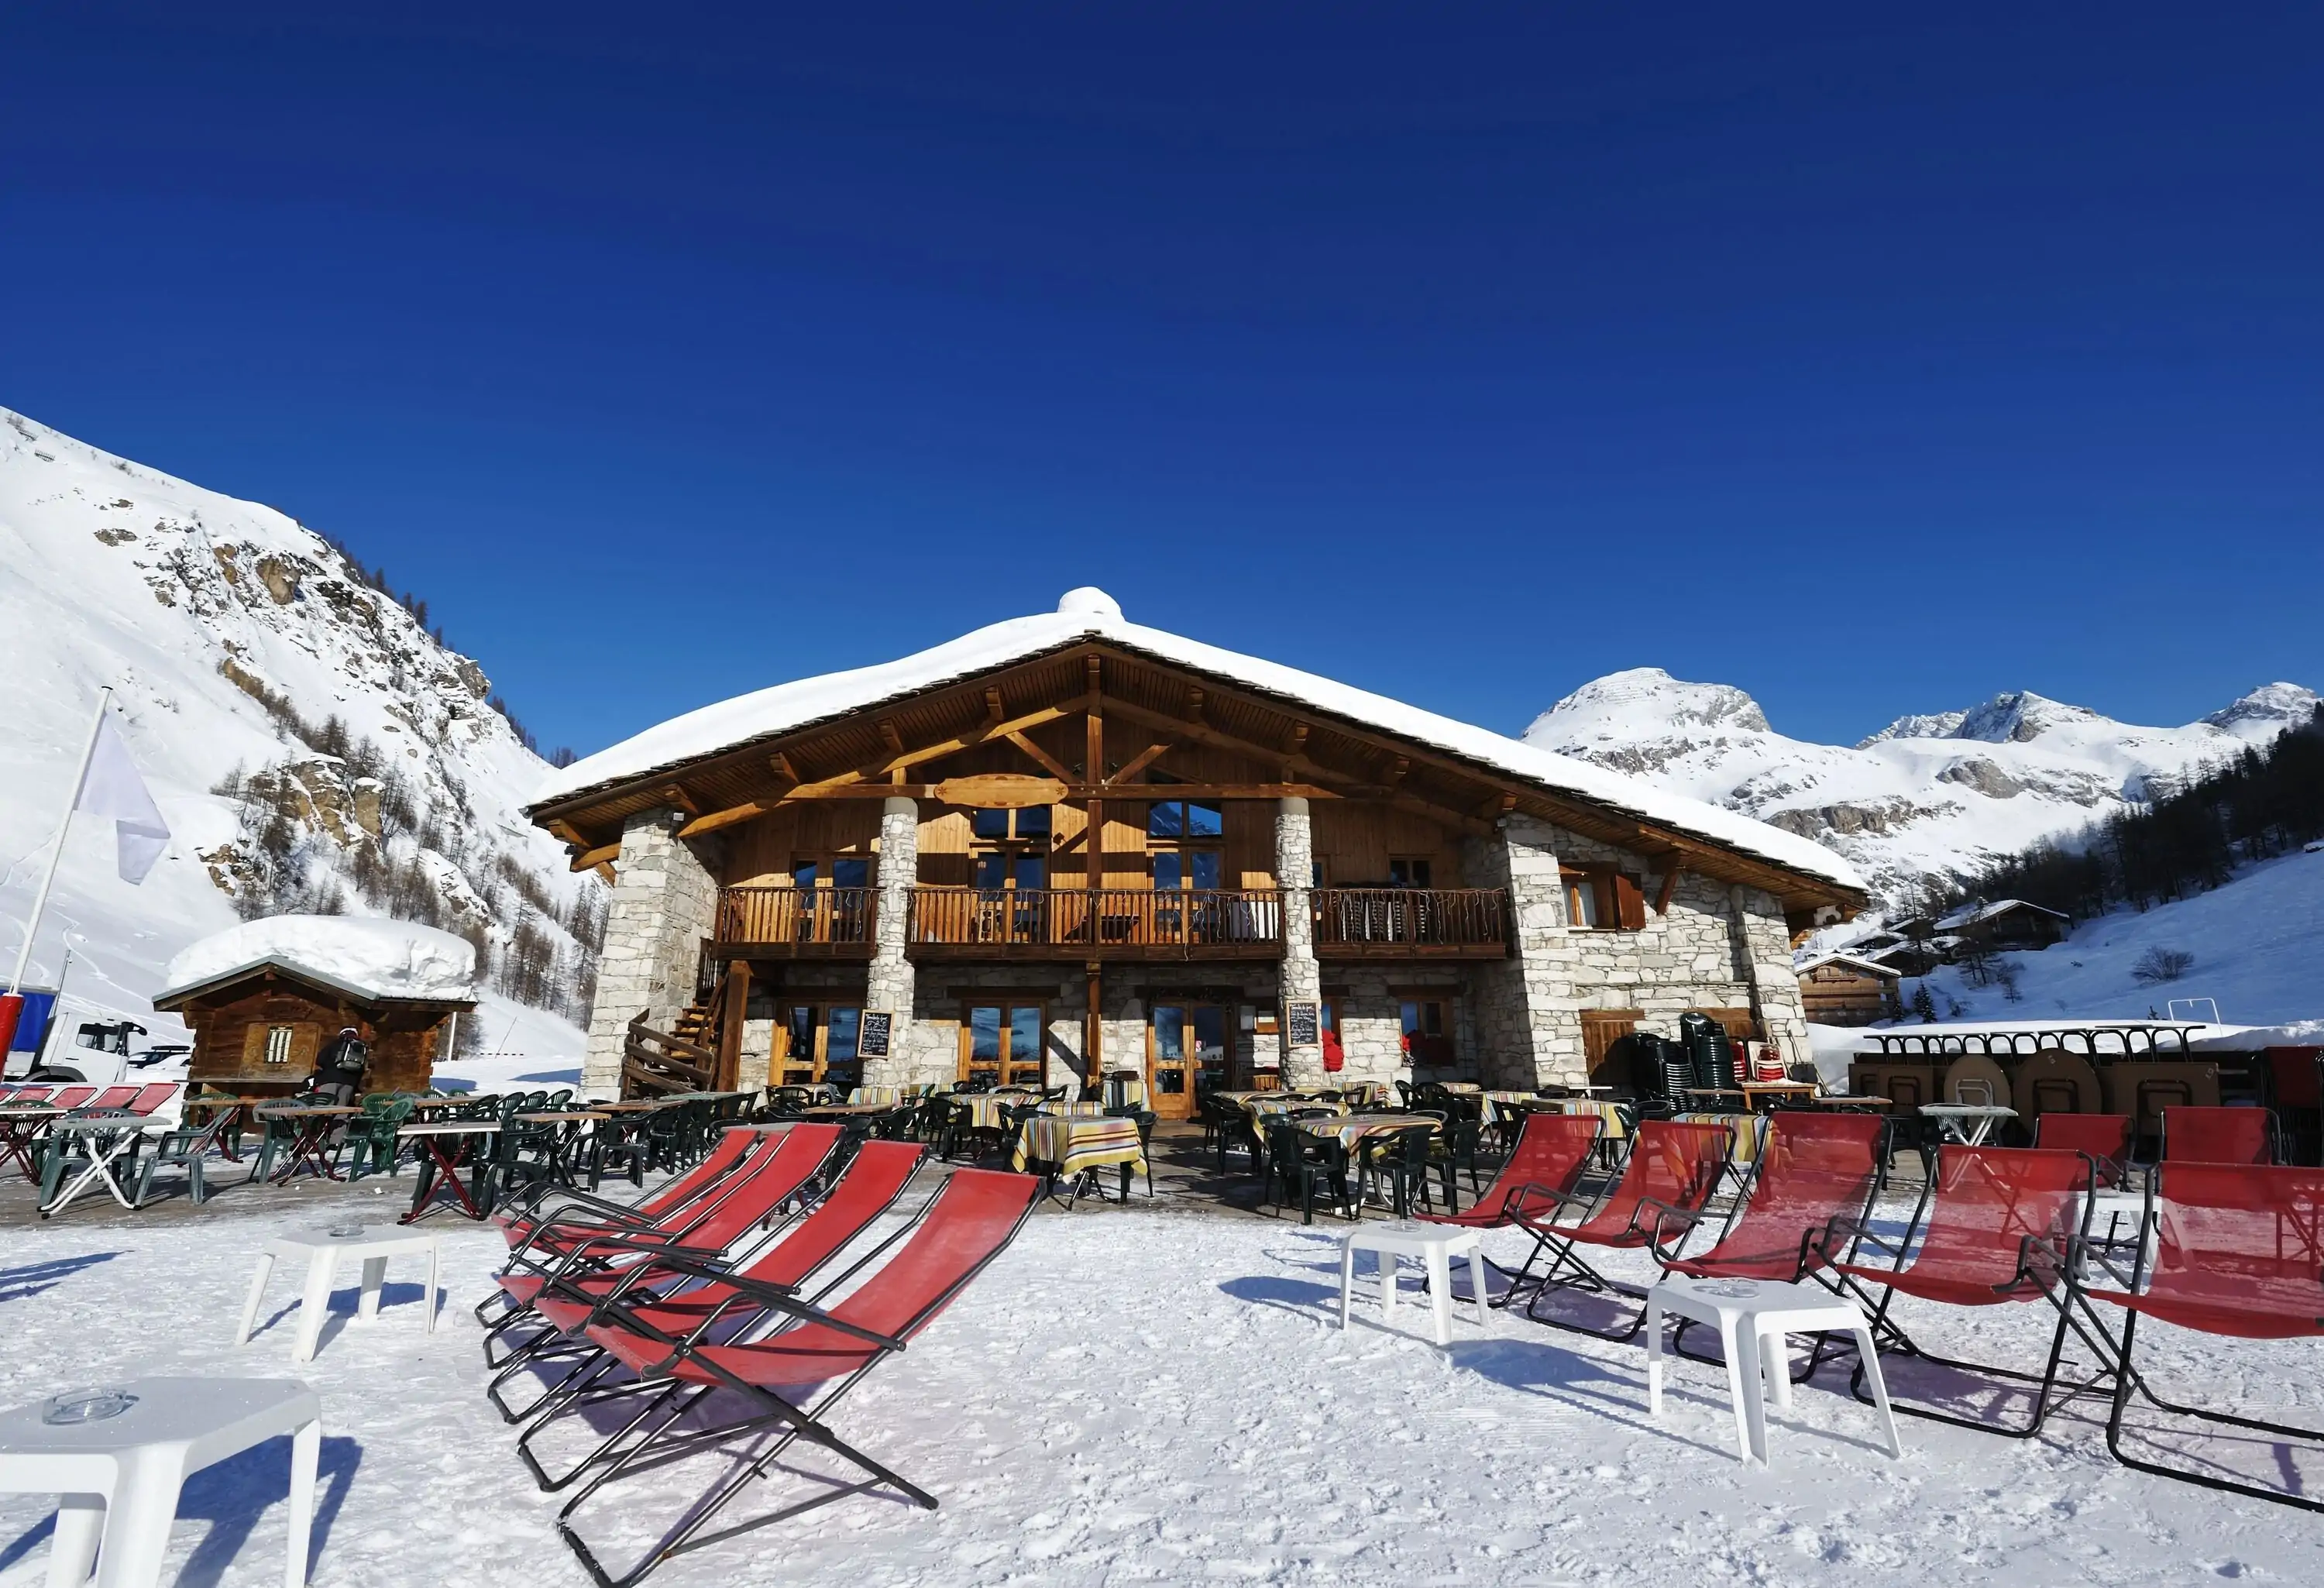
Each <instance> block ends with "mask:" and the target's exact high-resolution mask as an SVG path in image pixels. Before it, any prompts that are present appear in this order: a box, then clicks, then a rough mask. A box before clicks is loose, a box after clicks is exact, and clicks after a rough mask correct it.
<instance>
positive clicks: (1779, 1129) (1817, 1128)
mask: <svg viewBox="0 0 2324 1588" xmlns="http://www.w3.org/2000/svg"><path fill="white" fill-rule="evenodd" d="M1888 1127H1889V1122H1888V1121H1886V1120H1885V1119H1881V1118H1879V1117H1878V1116H1877V1115H1873V1114H1860V1113H1806V1112H1805V1111H1803V1110H1798V1109H1794V1110H1789V1111H1786V1112H1784V1113H1777V1114H1775V1115H1774V1116H1772V1117H1771V1118H1770V1119H1769V1120H1768V1122H1767V1135H1766V1140H1765V1141H1764V1142H1763V1143H1762V1145H1761V1147H1760V1150H1759V1160H1758V1162H1757V1164H1756V1165H1755V1166H1753V1168H1752V1172H1751V1178H1750V1182H1749V1185H1748V1194H1747V1196H1746V1198H1745V1200H1743V1201H1742V1202H1740V1203H1738V1205H1736V1207H1735V1209H1734V1211H1733V1212H1731V1213H1729V1214H1728V1216H1727V1223H1726V1225H1725V1227H1724V1228H1722V1229H1721V1230H1720V1233H1719V1239H1718V1241H1717V1242H1715V1243H1714V1244H1713V1245H1712V1246H1711V1249H1710V1250H1709V1251H1704V1252H1701V1253H1700V1254H1698V1255H1696V1256H1694V1257H1681V1256H1679V1255H1678V1254H1677V1242H1678V1241H1679V1240H1683V1238H1684V1237H1685V1235H1686V1234H1687V1233H1688V1232H1689V1231H1691V1230H1692V1229H1693V1228H1694V1227H1695V1226H1696V1225H1697V1224H1698V1223H1701V1222H1703V1221H1704V1220H1705V1218H1706V1216H1707V1215H1706V1214H1701V1213H1697V1214H1692V1215H1687V1214H1666V1215H1665V1218H1664V1221H1663V1232H1662V1233H1664V1234H1665V1235H1668V1236H1670V1237H1673V1240H1672V1242H1671V1247H1670V1250H1669V1251H1667V1252H1665V1250H1664V1247H1663V1244H1662V1242H1660V1241H1657V1242H1655V1244H1654V1255H1655V1260H1656V1261H1658V1262H1660V1263H1661V1264H1662V1265H1663V1269H1664V1271H1665V1273H1674V1274H1692V1275H1694V1276H1696V1277H1698V1278H1701V1279H1770V1280H1774V1281H1775V1282H1776V1283H1778V1284H1792V1283H1794V1282H1796V1281H1798V1280H1800V1279H1805V1278H1807V1277H1808V1275H1809V1273H1810V1271H1811V1270H1812V1269H1816V1268H1819V1267H1821V1266H1822V1264H1823V1261H1824V1258H1823V1250H1824V1247H1825V1245H1826V1244H1827V1243H1828V1242H1827V1241H1826V1239H1825V1237H1826V1236H1827V1234H1828V1233H1829V1232H1830V1231H1831V1229H1833V1228H1834V1227H1835V1226H1849V1227H1852V1226H1855V1225H1858V1224H1860V1223H1863V1221H1864V1220H1865V1218H1866V1217H1867V1215H1868V1214H1869V1212H1870V1209H1871V1206H1872V1198H1873V1195H1874V1193H1875V1192H1876V1191H1877V1189H1878V1188H1879V1184H1880V1173H1881V1166H1882V1165H1883V1163H1885V1162H1886V1155H1885V1153H1884V1151H1883V1146H1884V1142H1885V1139H1886V1134H1887V1131H1888ZM1676 1322H1677V1327H1676V1331H1675V1333H1674V1336H1673V1343H1674V1346H1676V1347H1677V1348H1678V1349H1680V1350H1684V1341H1685V1339H1686V1332H1687V1330H1688V1329H1689V1328H1690V1327H1692V1326H1693V1320H1692V1319H1690V1318H1681V1319H1678V1320H1676ZM1686 1354H1688V1355H1690V1356H1692V1355H1694V1353H1692V1352H1687V1353H1686ZM1697 1360H1698V1361H1704V1362H1708V1361H1711V1360H1712V1359H1711V1358H1709V1357H1699V1358H1697ZM1821 1360H1822V1357H1821V1343H1819V1346H1818V1349H1817V1350H1816V1351H1815V1352H1813V1353H1811V1354H1810V1355H1809V1358H1808V1366H1807V1372H1806V1373H1805V1374H1803V1375H1802V1377H1803V1378H1805V1377H1809V1376H1812V1375H1813V1373H1814V1371H1815V1370H1816V1367H1817V1365H1818V1364H1819V1363H1820V1362H1821Z"/></svg>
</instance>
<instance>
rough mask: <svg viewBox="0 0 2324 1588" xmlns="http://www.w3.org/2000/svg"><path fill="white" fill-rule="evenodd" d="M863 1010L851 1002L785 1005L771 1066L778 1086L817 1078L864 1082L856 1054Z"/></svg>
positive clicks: (831, 1081) (843, 1082)
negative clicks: (777, 1045)
mask: <svg viewBox="0 0 2324 1588" xmlns="http://www.w3.org/2000/svg"><path fill="white" fill-rule="evenodd" d="M862 1023H863V1011H862V1009H861V1008H859V1007H857V1006H856V1005H854V1004H849V1003H790V1004H786V1005H784V1006H783V1011H782V1025H781V1029H780V1031H779V1052H777V1053H776V1055H775V1056H774V1059H773V1062H772V1064H771V1066H770V1068H771V1070H772V1072H773V1074H772V1077H771V1078H772V1079H773V1081H774V1083H775V1084H776V1085H779V1086H807V1085H815V1084H816V1083H817V1082H825V1083H828V1084H829V1085H835V1086H838V1087H842V1088H848V1087H854V1086H859V1085H862V1083H863V1073H862V1065H861V1064H860V1063H859V1062H858V1061H857V1059H856V1057H855V1043H856V1037H857V1035H858V1033H859V1031H860V1030H861V1029H862Z"/></svg>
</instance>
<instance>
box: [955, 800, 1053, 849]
mask: <svg viewBox="0 0 2324 1588" xmlns="http://www.w3.org/2000/svg"><path fill="white" fill-rule="evenodd" d="M968 827H969V831H970V832H972V833H973V834H975V835H976V836H978V837H980V838H982V839H984V840H986V841H987V842H989V843H1002V844H1005V843H1008V842H1010V841H1011V840H1014V839H1025V838H1047V836H1049V808H1048V807H1047V806H1046V805H1028V806H1027V807H1026V808H1024V809H1022V810H978V811H972V812H970V813H969V817H968Z"/></svg>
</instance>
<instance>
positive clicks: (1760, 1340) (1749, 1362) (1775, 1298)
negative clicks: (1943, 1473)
mask: <svg viewBox="0 0 2324 1588" xmlns="http://www.w3.org/2000/svg"><path fill="white" fill-rule="evenodd" d="M1666 1312H1674V1313H1677V1314H1679V1315H1680V1316H1683V1317H1690V1318H1693V1319H1694V1320H1696V1321H1697V1322H1698V1323H1704V1324H1709V1325H1711V1326H1712V1327H1713V1328H1715V1329H1717V1330H1718V1331H1719V1346H1720V1353H1721V1354H1723V1355H1724V1356H1725V1357H1726V1359H1727V1393H1728V1398H1729V1400H1731V1401H1732V1402H1733V1404H1734V1411H1735V1444H1736V1454H1737V1455H1738V1457H1740V1458H1741V1460H1742V1461H1743V1462H1744V1463H1745V1464H1746V1465H1748V1464H1749V1463H1752V1462H1754V1461H1757V1462H1758V1463H1761V1464H1762V1465H1765V1464H1766V1461H1767V1414H1766V1401H1765V1399H1764V1396H1765V1392H1766V1385H1764V1384H1762V1382H1761V1364H1762V1363H1763V1362H1764V1363H1765V1364H1766V1380H1767V1382H1768V1383H1772V1384H1773V1385H1774V1386H1775V1404H1776V1405H1777V1406H1778V1407H1787V1406H1789V1405H1791V1403H1792V1374H1791V1362H1790V1360H1789V1356H1788V1353H1786V1352H1785V1350H1784V1336H1785V1335H1787V1334H1824V1333H1834V1334H1853V1335H1855V1336H1856V1348H1857V1350H1858V1352H1859V1353H1862V1356H1863V1359H1864V1377H1865V1380H1866V1381H1867V1383H1869V1384H1870V1385H1871V1386H1872V1400H1873V1404H1874V1406H1875V1407H1876V1408H1877V1409H1878V1411H1879V1413H1880V1425H1881V1428H1882V1430H1883V1431H1884V1432H1885V1433H1886V1435H1887V1436H1888V1454H1891V1455H1902V1454H1904V1445H1902V1444H1901V1443H1900V1442H1899V1441H1898V1439H1897V1437H1896V1416H1895V1412H1893V1411H1892V1410H1890V1409H1889V1406H1888V1386H1887V1384H1886V1381H1885V1380H1882V1378H1881V1376H1880V1357H1879V1354H1878V1353H1877V1352H1875V1351H1874V1350H1873V1348H1872V1327H1871V1325H1869V1324H1867V1322H1866V1321H1865V1318H1864V1314H1863V1313H1862V1312H1861V1311H1859V1310H1858V1307H1857V1306H1856V1304H1855V1303H1854V1302H1852V1301H1850V1300H1849V1299H1848V1298H1847V1297H1840V1296H1834V1295H1833V1294H1832V1293H1831V1291H1829V1290H1826V1289H1824V1288H1822V1287H1821V1286H1817V1285H1806V1284H1799V1285H1793V1284H1778V1283H1776V1282H1775V1281H1774V1280H1771V1279H1696V1278H1694V1277H1693V1276H1692V1275H1690V1274H1670V1275H1666V1276H1665V1277H1664V1279H1662V1281H1661V1282H1660V1283H1658V1284H1657V1285H1655V1288H1653V1289H1651V1290H1649V1291H1647V1292H1646V1413H1647V1415H1648V1416H1649V1417H1660V1416H1662V1412H1663V1315H1664V1314H1665V1313H1666Z"/></svg>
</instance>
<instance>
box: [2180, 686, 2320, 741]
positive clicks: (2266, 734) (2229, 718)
mask: <svg viewBox="0 0 2324 1588" xmlns="http://www.w3.org/2000/svg"><path fill="white" fill-rule="evenodd" d="M2317 698H2318V697H2317V694H2316V691H2315V690H2313V689H2310V688H2303V687H2302V686H2301V685H2299V684H2285V683H2274V684H2262V685H2261V686H2260V687H2259V688H2256V689H2254V690H2253V691H2252V692H2251V693H2250V694H2248V695H2246V696H2243V697H2240V698H2239V699H2237V700H2236V701H2234V702H2232V703H2230V704H2229V705H2227V706H2222V707H2220V708H2219V709H2218V711H2215V712H2213V713H2212V714H2211V715H2210V716H2207V717H2205V718H2204V719H2203V720H2204V721H2205V722H2207V723H2209V724H2210V725H2211V726H2213V727H2215V728H2218V729H2219V730H2221V731H2222V732H2224V733H2229V734H2234V735H2235V736H2236V738H2238V739H2248V740H2253V741H2259V740H2265V739H2273V737H2275V735H2276V734H2280V733H2282V732H2283V730H2284V729H2286V728H2296V727H2300V726H2302V725H2305V724H2308V723H2310V722H2313V721H2314V720H2315V718H2316V706H2317Z"/></svg>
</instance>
